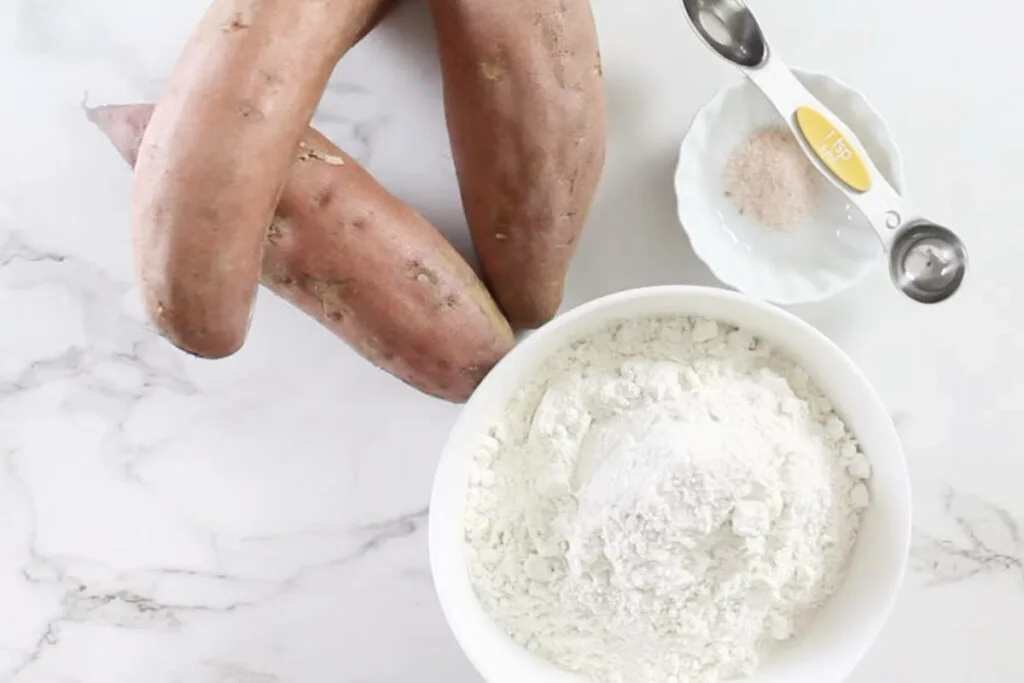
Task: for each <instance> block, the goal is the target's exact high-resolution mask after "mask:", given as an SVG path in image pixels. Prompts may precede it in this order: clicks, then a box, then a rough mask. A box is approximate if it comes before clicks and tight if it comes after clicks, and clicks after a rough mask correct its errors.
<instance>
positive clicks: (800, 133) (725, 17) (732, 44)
mask: <svg viewBox="0 0 1024 683" xmlns="http://www.w3.org/2000/svg"><path fill="white" fill-rule="evenodd" d="M682 3H683V9H684V10H685V11H686V16H687V18H688V19H689V20H690V25H691V26H692V27H693V29H694V31H695V32H696V33H697V35H698V36H699V37H700V38H701V40H702V41H703V42H704V43H705V44H706V45H707V46H708V47H710V48H711V49H712V50H714V51H715V52H716V53H718V55H719V56H720V57H722V58H723V59H725V60H726V61H728V62H731V63H732V64H733V65H735V66H737V67H739V69H740V70H741V71H742V72H743V73H744V74H745V75H746V76H747V78H749V79H750V81H751V82H752V83H753V84H754V85H756V86H757V87H758V89H760V90H761V92H762V93H764V95H765V97H767V98H768V100H769V102H771V104H772V106H773V107H775V109H776V110H778V112H779V114H781V115H782V118H783V119H784V120H785V122H786V124H787V125H788V126H789V127H790V129H792V131H793V133H794V135H795V136H796V139H797V141H798V142H799V143H800V146H801V148H803V150H804V153H806V154H807V156H808V157H809V158H810V160H811V161H812V162H813V163H814V166H815V167H816V168H817V169H818V170H819V171H820V172H821V173H822V174H824V175H825V177H827V178H828V179H829V180H830V181H831V182H832V184H833V185H835V186H836V187H837V188H839V190H840V191H841V192H842V193H843V194H845V195H846V197H847V198H848V199H849V200H850V202H851V203H852V204H853V205H854V206H856V207H857V208H858V209H859V210H860V212H861V213H862V214H864V217H865V218H867V220H868V222H869V223H871V227H873V228H874V230H875V232H876V233H877V234H878V238H879V241H881V243H882V247H883V248H884V249H885V251H886V253H887V254H888V256H889V275H890V277H891V278H892V281H893V284H895V285H896V287H897V288H898V289H899V290H900V291H901V292H903V293H904V294H906V295H907V296H908V297H910V298H911V299H913V300H915V301H919V302H921V303H926V304H932V303H938V302H940V301H944V300H945V299H948V298H949V297H950V296H952V295H953V293H954V292H956V290H957V289H959V288H960V283H961V282H963V279H964V274H965V273H966V272H967V250H966V248H965V247H964V244H963V242H962V241H961V240H960V238H959V237H957V236H956V234H955V233H954V232H953V231H951V230H949V229H948V228H944V227H942V226H941V225H936V224H935V223H932V222H931V221H929V220H927V219H925V218H923V217H921V216H920V215H918V214H916V213H914V212H913V211H912V210H911V209H910V207H909V206H908V205H907V204H906V202H904V201H903V198H902V197H900V195H899V193H898V192H896V190H895V189H893V187H892V186H891V185H890V184H889V183H888V182H886V180H885V178H884V177H883V176H882V174H881V173H880V172H879V170H878V168H877V167H876V166H875V165H874V163H872V161H871V158H870V157H868V155H867V152H865V151H864V146H863V145H862V144H861V143H860V141H859V140H858V139H857V137H856V136H855V135H854V134H853V132H852V131H851V130H850V129H849V128H848V127H847V126H846V125H845V124H844V123H843V122H842V120H841V119H840V118H839V117H838V116H836V115H835V114H834V113H833V112H832V111H830V110H829V109H828V107H826V106H825V105H824V104H822V103H821V102H820V101H819V100H818V99H817V98H816V97H814V95H812V94H811V93H810V92H808V91H807V89H806V88H805V87H804V86H803V84H802V83H800V81H799V80H797V78H796V76H794V75H793V72H792V71H790V70H789V67H787V66H786V65H785V64H783V62H782V60H780V59H779V58H778V57H775V56H774V55H773V54H772V52H771V50H769V49H768V42H767V41H766V40H765V38H764V34H763V33H762V32H761V27H760V26H758V23H757V20H756V19H754V15H753V13H751V11H750V10H749V9H747V6H746V5H745V4H744V3H743V2H742V0H682Z"/></svg>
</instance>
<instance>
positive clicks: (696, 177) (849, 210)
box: [675, 69, 903, 304]
mask: <svg viewBox="0 0 1024 683" xmlns="http://www.w3.org/2000/svg"><path fill="white" fill-rule="evenodd" d="M794 73H795V74H796V77H797V78H798V79H799V80H800V82H801V83H803V84H804V86H806V87H807V89H808V90H810V91H811V93H812V94H813V95H815V96H816V97H817V98H818V99H820V100H821V101H822V103H824V104H825V106H827V107H828V108H830V109H831V110H832V111H833V112H835V113H836V115H837V116H839V117H840V118H841V119H842V120H843V122H844V123H846V125H847V126H849V127H850V129H852V130H853V132H854V133H855V134H856V135H857V137H858V138H859V139H860V141H861V143H862V144H863V145H864V148H865V149H866V151H867V153H868V156H869V157H871V160H872V161H873V162H874V163H875V165H877V166H878V169H879V170H880V171H881V173H882V175H883V176H884V177H885V179H886V180H888V181H889V183H891V184H892V186H893V187H894V188H895V189H896V191H897V192H899V193H900V194H902V193H903V168H902V161H901V158H900V153H899V150H898V149H897V147H896V143H895V142H894V141H893V139H892V134H891V133H890V132H889V128H888V126H887V125H886V123H885V121H884V120H883V119H882V117H881V115H879V113H878V112H877V111H875V109H874V108H873V107H872V106H871V105H870V104H869V103H868V101H867V99H866V98H865V97H864V95H862V94H861V93H860V92H858V91H856V90H854V89H853V88H851V87H850V86H848V85H846V84H845V83H842V82H840V81H838V80H836V79H835V78H832V77H831V76H826V75H824V74H820V73H812V72H807V71H802V70H798V69H794ZM770 125H783V121H782V119H781V118H780V117H779V114H778V112H776V111H775V109H774V108H773V107H772V106H771V104H769V102H768V100H767V99H766V98H765V97H764V95H762V94H761V92H760V91H759V90H758V89H757V88H756V87H755V86H754V85H753V84H752V83H751V82H750V81H749V80H747V79H743V80H742V81H740V82H738V83H736V84H735V85H732V86H730V87H728V88H726V89H725V90H723V91H722V92H720V93H719V94H718V95H716V96H715V97H714V98H713V99H712V100H711V101H710V102H708V103H707V104H706V105H704V107H703V108H701V110H700V111H699V112H697V115H696V116H695V117H694V120H693V123H692V124H691V126H690V129H689V131H688V132H687V134H686V137H684V138H683V142H682V144H681V146H680V150H679V164H678V166H677V168H676V175H675V188H676V199H677V202H678V205H677V210H678V213H679V220H680V222H681V223H682V225H683V229H684V230H685V231H686V233H687V235H688V236H689V238H690V244H691V245H692V246H693V250H694V252H695V253H696V254H697V256H698V257H699V258H700V259H701V260H702V261H704V263H705V264H707V266H708V268H710V269H711V271H712V272H713V273H714V275H715V276H716V277H717V278H718V279H719V280H721V281H722V282H723V283H725V284H726V285H729V286H730V287H733V288H735V289H737V290H739V291H741V292H744V293H746V294H749V295H751V296H754V297H757V298H759V299H763V300H766V301H772V302H774V303H778V304H797V303H806V302H811V301H821V300H823V299H827V298H828V297H831V296H834V295H835V294H838V293H839V292H841V291H843V290H845V289H847V288H848V287H850V286H851V285H853V284H854V283H856V282H857V281H859V280H860V279H861V278H862V277H864V276H865V275H866V274H867V273H868V272H869V271H870V270H871V269H872V268H873V267H874V266H875V265H877V264H878V263H880V262H881V261H882V260H883V259H882V258H881V257H882V248H881V245H880V244H879V242H878V238H877V236H876V235H875V232H874V230H873V229H872V228H871V226H870V224H869V223H868V222H867V220H866V219H864V217H863V216H862V215H861V214H860V213H859V212H858V211H857V209H856V207H854V206H853V205H851V204H850V203H849V202H848V201H847V199H846V198H845V197H844V196H843V194H842V193H841V192H839V191H838V190H837V189H836V188H835V187H833V186H832V185H831V184H830V183H829V182H828V181H827V180H826V179H825V178H824V177H820V178H817V181H818V182H819V183H820V194H819V198H818V201H817V203H816V205H815V208H814V210H813V211H812V212H811V214H810V215H809V216H807V217H806V218H805V219H804V220H802V221H801V222H800V223H798V224H797V225H794V226H792V229H791V230H790V231H788V232H780V231H777V230H773V229H772V228H769V227H766V226H764V225H762V224H761V223H759V222H758V221H757V220H756V219H755V218H753V217H752V216H747V215H743V214H741V213H740V212H739V211H738V210H737V209H736V207H735V206H734V205H733V203H732V201H731V200H730V199H729V198H728V197H726V196H725V189H724V187H723V172H724V169H725V165H726V163H727V161H728V159H729V156H730V155H731V154H732V153H733V151H734V150H735V149H736V148H737V147H738V146H740V145H741V144H742V143H743V142H744V141H745V140H746V139H747V138H748V137H749V136H750V135H751V133H753V132H754V131H755V130H757V129H758V128H761V127H764V126H770Z"/></svg>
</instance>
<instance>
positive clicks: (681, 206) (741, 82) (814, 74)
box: [672, 66, 906, 306]
mask: <svg viewBox="0 0 1024 683" xmlns="http://www.w3.org/2000/svg"><path fill="white" fill-rule="evenodd" d="M790 71H792V72H793V74H794V75H796V76H797V78H798V79H800V80H801V81H803V80H804V79H805V78H811V79H821V80H823V81H826V82H829V83H831V85H833V86H835V87H837V88H838V89H839V90H842V91H844V92H845V93H846V94H848V95H853V96H855V97H857V98H858V99H859V100H860V105H861V106H862V107H863V108H864V110H865V111H866V112H867V113H868V114H869V115H870V116H871V117H872V118H873V119H874V125H875V127H876V128H877V130H878V131H879V136H878V139H879V141H880V143H881V144H882V146H883V147H884V148H885V149H886V151H887V153H888V156H889V162H890V164H891V166H892V175H893V178H892V185H893V188H894V189H895V190H896V193H897V194H899V195H901V196H903V195H904V194H905V192H906V179H905V176H904V165H903V154H902V152H901V151H900V148H899V145H898V144H897V143H896V139H895V137H894V136H893V134H892V128H891V127H890V125H889V122H888V121H887V120H886V119H885V117H883V116H882V114H881V112H879V111H878V109H877V108H876V107H875V106H874V105H873V104H872V103H871V100H870V99H868V97H867V95H865V94H864V92H863V91H862V90H860V89H859V88H855V87H853V86H852V85H850V84H849V83H847V82H846V81H844V80H842V79H840V78H837V77H835V76H832V75H831V74H827V73H825V72H823V71H817V70H813V69H805V68H801V67H795V66H791V67H790ZM756 87H757V86H755V85H754V84H753V83H752V82H751V81H750V79H748V78H746V77H741V78H739V79H737V80H735V81H734V82H732V83H730V84H729V85H726V86H724V87H723V88H721V89H720V90H719V91H718V92H717V93H715V95H714V96H712V97H711V99H709V100H708V101H707V102H705V103H704V104H703V105H701V107H700V108H699V109H698V110H697V111H696V112H695V113H694V115H693V116H692V117H691V118H690V123H689V125H688V126H687V129H686V133H685V134H684V135H683V137H682V140H680V142H679V150H678V152H677V156H676V167H675V171H674V172H673V177H672V188H673V193H674V195H675V204H676V220H677V221H678V222H679V225H680V227H681V228H682V229H683V232H684V233H685V234H686V237H687V241H688V242H689V243H690V248H691V249H693V253H694V254H695V255H696V256H697V258H699V259H700V260H701V262H702V263H703V264H704V265H705V266H707V268H708V270H710V271H711V273H712V275H714V276H715V278H717V279H718V280H719V281H720V282H722V283H723V284H724V285H726V286H727V287H730V288H732V289H734V290H736V291H739V292H742V293H744V294H748V295H750V296H752V297H754V298H760V299H761V300H763V301H768V302H771V303H774V304H778V305H780V306H792V305H797V304H806V303H817V302H820V301H825V300H826V299H830V298H832V297H834V296H836V295H838V294H841V293H842V292H844V291H846V290H848V289H850V288H852V287H854V286H855V285H857V284H859V283H860V282H862V281H864V280H865V279H866V278H867V276H868V275H869V274H870V273H871V272H872V271H874V270H875V269H877V268H878V267H879V265H880V264H881V263H882V262H884V261H885V259H884V257H883V256H884V255H883V252H882V251H881V250H879V251H878V252H877V254H876V256H875V257H874V258H870V259H864V260H863V262H862V264H861V266H860V268H859V269H858V270H857V273H856V274H855V275H853V276H852V277H849V278H846V279H843V280H839V281H837V282H835V283H833V284H832V285H831V286H829V287H823V288H820V289H815V290H814V291H813V292H811V291H810V290H808V293H807V294H805V295H802V296H791V297H786V296H775V295H773V296H772V297H771V298H768V297H758V295H756V294H754V293H751V292H749V291H747V290H746V289H745V288H744V287H742V286H741V284H740V283H738V282H736V281H735V278H732V277H726V275H725V274H724V273H723V271H722V266H721V263H719V262H717V261H716V260H715V259H714V258H711V257H710V256H709V254H708V249H707V246H706V240H702V239H694V231H693V230H692V229H691V228H690V227H689V225H688V221H686V220H685V218H684V216H686V215H690V216H691V217H692V214H687V208H686V203H685V202H683V201H682V196H681V192H680V189H679V188H680V186H681V185H682V172H683V166H684V163H685V160H686V158H687V156H688V155H687V152H688V150H689V145H688V143H689V142H691V136H692V135H693V131H694V130H695V129H696V127H697V124H698V123H699V122H701V121H703V120H705V119H708V118H709V117H711V116H712V112H714V111H716V110H718V109H720V108H721V106H722V102H723V101H724V100H725V99H726V98H727V97H729V96H731V95H733V94H734V93H736V92H738V91H740V90H743V89H755V90H756Z"/></svg>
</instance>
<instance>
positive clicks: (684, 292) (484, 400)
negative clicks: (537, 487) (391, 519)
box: [429, 286, 910, 683]
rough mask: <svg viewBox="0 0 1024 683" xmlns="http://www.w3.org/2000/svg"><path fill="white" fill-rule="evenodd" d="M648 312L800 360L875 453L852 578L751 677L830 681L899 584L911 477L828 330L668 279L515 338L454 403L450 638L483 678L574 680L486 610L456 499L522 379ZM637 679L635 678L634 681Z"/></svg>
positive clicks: (859, 652) (443, 471) (437, 556)
mask: <svg viewBox="0 0 1024 683" xmlns="http://www.w3.org/2000/svg"><path fill="white" fill-rule="evenodd" d="M651 315H701V316H706V317H709V318H714V319H717V320H722V321H725V322H728V323H732V324H734V325H737V326H741V327H743V328H744V329H747V330H749V331H750V332H752V333H754V334H755V335H757V336H760V337H761V338H763V339H765V340H767V341H770V342H771V343H773V344H774V345H775V346H776V347H777V348H779V349H780V350H785V351H787V352H788V353H789V355H790V356H791V357H792V358H793V359H794V360H796V361H797V362H798V363H800V364H801V365H802V367H803V368H804V369H805V370H807V372H808V373H809V374H810V375H811V376H812V377H813V378H814V379H815V380H816V381H817V383H818V386H819V387H820V388H821V389H822V390H823V391H824V392H825V394H826V395H827V396H828V397H829V398H830V399H831V400H832V402H833V404H834V405H835V407H836V410H837V411H838V412H839V413H840V414H841V415H842V417H843V418H844V419H845V420H846V422H847V424H848V425H849V426H850V428H851V429H852V430H853V432H854V433H855V434H856V436H857V438H858V439H859V440H860V443H861V446H862V448H863V451H864V453H865V455H866V456H867V457H868V458H869V459H870V460H871V463H872V466H873V474H872V480H871V492H872V503H871V507H869V508H868V510H867V511H866V513H865V515H864V519H863V525H862V527H861V533H860V537H859V540H858V542H857V545H856V547H855V550H854V552H853V554H852V559H851V564H850V570H849V574H848V576H847V579H846V581H845V582H844V584H843V586H842V587H841V588H840V590H839V591H838V592H837V593H836V594H835V595H834V596H833V598H832V599H831V600H830V601H829V602H828V603H827V604H826V605H825V607H824V608H823V609H822V610H821V611H820V612H819V613H818V614H817V615H816V616H815V618H814V621H813V623H812V624H811V625H810V627H809V628H807V629H806V632H805V633H804V634H803V635H802V636H801V637H799V638H797V639H795V640H794V641H792V642H791V643H789V644H787V645H786V646H785V648H784V649H781V650H780V651H778V652H776V653H773V654H771V655H769V656H767V657H766V658H765V659H764V661H763V663H762V665H761V668H760V669H759V670H758V672H757V673H756V674H755V675H754V676H752V677H751V678H749V679H747V681H748V683H835V682H838V681H841V680H843V679H844V678H845V677H846V676H847V674H848V673H849V672H850V671H851V670H852V669H853V667H854V665H855V664H856V663H857V661H858V660H859V659H860V658H861V657H862V656H863V654H864V652H865V651H866V650H867V648H868V646H869V645H870V644H871V642H872V641H873V640H874V639H875V637H876V635H877V634H878V632H879V630H880V629H881V628H882V625H883V623H884V622H885V620H886V618H887V616H888V614H889V611H890V608H891V607H892V604H893V601H894V599H895V597H896V593H897V590H898V588H899V586H900V583H901V580H902V577H903V571H904V566H905V564H906V560H907V553H908V549H909V543H910V484H909V481H908V478H907V470H906V465H905V463H904V459H903V453H902V451H901V449H900V442H899V438H898V437H897V435H896V431H895V429H894V427H893V425H892V421H891V420H890V417H889V415H888V413H887V412H886V410H885V407H884V406H883V405H882V402H881V400H880V399H879V398H878V396H877V395H876V394H875V392H874V390H872V388H871V386H870V385H869V384H868V381H867V380H866V379H865V378H864V376H863V375H862V374H861V373H860V371H859V370H858V369H857V368H856V366H854V364H853V362H851V361H850V359H849V358H847V356H846V355H845V354H844V353H843V352H842V351H841V350H840V349H839V348H838V347H837V346H836V345H835V344H833V343H832V342H831V341H829V339H828V338H826V337H825V336H824V335H822V334H821V333H820V332H818V331H817V330H815V329H814V328H813V327H811V326H810V325H808V324H807V323H805V322H803V321H802V320H800V319H799V318H797V317H795V316H793V315H791V314H789V313H786V312H785V311H782V310H781V309H779V308H776V307H774V306H771V305H768V304H764V303H760V302H758V301H755V300H752V299H751V298H749V297H746V296H743V295H740V294H736V293H734V292H729V291H726V290H721V289H714V288H707V287H690V286H668V287H653V288H646V289H636V290H630V291H626V292H621V293H619V294H613V295H611V296H607V297H604V298H602V299H598V300H596V301H592V302H590V303H588V304H585V305H583V306H580V307H579V308H576V309H574V310H572V311H570V312H568V313H565V314H564V315H562V316H560V317H558V318H556V319H555V320H554V321H553V322H550V323H548V324H547V325H545V326H544V327H542V328H541V329H539V330H537V331H536V332H535V333H534V334H533V335H532V336H530V337H529V338H528V339H526V340H525V341H523V342H522V343H521V344H520V345H519V346H518V347H516V348H515V349H514V350H513V351H512V352H511V353H510V354H509V355H508V356H506V357H505V359H504V360H502V361H501V362H500V363H499V364H498V365H497V367H495V368H494V370H492V371H491V373H490V374H489V375H488V376H487V378H486V379H485V380H484V381H483V383H482V384H481V385H480V387H479V388H478V389H477V391H476V393H474V394H473V396H472V398H470V400H469V402H468V403H467V404H466V406H465V408H464V409H463V411H462V414H461V416H460V417H459V419H458V421H457V422H456V424H455V426H454V428H453V429H452V432H451V434H450V436H449V438H448V443H447V444H446V445H445V448H444V452H443V453H442V455H441V460H440V463H439V465H438V468H437V474H436V477H435V480H434V490H433V494H432V496H431V503H430V526H429V536H430V566H431V571H432V573H433V577H434V584H435V586H436V589H437V594H438V597H439V599H440V602H441V607H442V609H443V610H444V614H445V617H446V618H447V619H448V623H449V625H450V626H451V629H452V631H453V632H454V634H455V638H456V640H458V642H459V645H461V646H462V649H463V650H464V651H465V653H466V655H467V656H468V657H469V659H470V661H471V662H472V663H473V665H474V666H475V667H476V668H477V670H478V671H479V672H480V673H481V675H482V676H483V678H484V679H485V680H486V681H487V682H488V683H524V681H529V683H582V682H583V681H584V679H583V678H582V677H581V676H579V675H576V674H572V673H569V672H567V671H564V670H562V669H560V668H557V667H555V666H554V665H552V664H550V663H548V662H547V661H545V660H542V659H540V658H539V657H537V656H536V655H533V654H531V653H530V652H528V651H527V650H526V649H524V648H522V647H520V646H519V645H518V644H517V643H515V642H514V641H513V640H512V639H511V638H509V637H508V636H507V635H506V634H505V632H504V631H503V630H501V628H500V627H499V626H498V625H497V624H496V622H494V621H493V620H492V619H491V618H490V616H489V615H488V614H487V613H486V612H485V611H484V609H483V607H482V606H481V604H480V602H479V601H478V600H477V598H476V595H475V593H474V592H473V588H472V586H471V585H470V579H469V575H468V573H467V568H466V555H465V547H464V535H463V518H462V514H463V504H464V500H465V496H466V486H467V476H468V472H469V469H468V466H469V463H470V461H471V456H472V453H473V450H474V446H475V445H476V443H477V442H478V439H480V437H481V436H483V435H484V434H486V433H487V430H488V429H489V428H490V427H491V426H492V425H493V424H494V422H495V421H496V420H497V418H498V416H500V415H501V414H502V412H503V410H504V408H505V406H506V404H507V403H508V401H509V399H510V398H511V396H512V395H513V393H514V392H515V391H516V390H517V388H518V387H519V385H520V383H521V382H522V381H523V380H524V378H526V377H527V376H528V375H530V374H531V373H532V372H533V371H535V370H536V369H537V368H538V366H540V365H541V363H542V362H543V361H544V360H545V359H547V358H548V357H550V356H551V354H552V353H554V352H555V351H556V350H557V349H559V348H561V347H562V346H564V345H565V344H566V343H568V342H570V341H571V340H574V339H577V338H580V337H582V336H585V335H587V334H589V333H591V332H594V331H597V330H600V329H601V328H603V327H605V326H607V325H608V324H610V323H611V322H612V321H615V320H622V319H628V318H637V317H645V316H651ZM640 683H642V682H640Z"/></svg>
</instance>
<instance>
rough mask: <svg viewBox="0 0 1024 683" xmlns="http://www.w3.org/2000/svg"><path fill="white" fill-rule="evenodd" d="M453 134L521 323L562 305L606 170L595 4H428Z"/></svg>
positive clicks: (487, 242)
mask: <svg viewBox="0 0 1024 683" xmlns="http://www.w3.org/2000/svg"><path fill="white" fill-rule="evenodd" d="M431 8H432V12H433V17H434V23H435V26H436V28H437V35H438V44H439V49H440V53H441V66H442V72H443V75H444V103H445V113H446V116H447V121H448V132H449V136H450V137H451V141H452V152H453V157H454V159H455V169H456V172H457V175H458V180H459V186H460V188H461V191H462V203H463V207H464V209H465V212H466V218H467V220H468V222H469V228H470V232H471V233H472V237H473V244H474V247H475V249H476V251H477V256H478V257H479V259H480V264H481V267H482V269H483V273H484V279H485V281H486V282H487V284H488V285H489V286H490V289H491V292H492V293H493V294H494V297H495V298H496V299H497V301H498V304H499V305H500V306H501V308H502V309H503V310H504V311H505V314H506V315H507V316H508V319H509V321H510V322H511V323H512V325H513V327H516V328H531V327H536V326H538V325H540V324H542V323H544V322H546V321H547V320H549V319H551V318H552V317H554V315H555V314H556V313H557V311H558V307H559V306H560V305H561V302H562V296H563V291H564V288H565V277H566V273H567V271H568V269H569V262H570V260H571V259H572V256H573V254H574V252H575V250H576V245H577V240H578V239H579V236H580V232H581V230H582V229H583V225H584V223H585V222H586V220H587V214H588V212H589V210H590V206H591V204H592V202H593V199H594V195H595V193H596V189H597V186H598V183H599V180H600V176H601V171H602V168H603V166H604V154H605V95H604V86H603V79H602V76H601V57H600V53H599V49H598V41H597V32H596V29H595V26H594V18H593V15H592V13H591V10H590V2H589V0H517V1H515V2H495V1H494V0H431Z"/></svg>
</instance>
